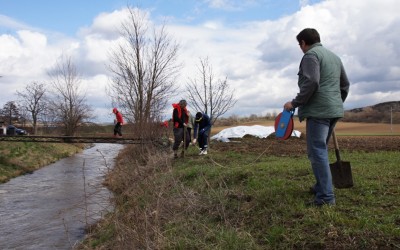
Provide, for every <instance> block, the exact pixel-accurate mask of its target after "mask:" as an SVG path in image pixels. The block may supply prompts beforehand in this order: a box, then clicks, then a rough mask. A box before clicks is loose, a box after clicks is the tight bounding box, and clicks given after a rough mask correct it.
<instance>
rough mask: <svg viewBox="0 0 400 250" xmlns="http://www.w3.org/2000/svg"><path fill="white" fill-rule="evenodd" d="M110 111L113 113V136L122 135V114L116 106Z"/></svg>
mask: <svg viewBox="0 0 400 250" xmlns="http://www.w3.org/2000/svg"><path fill="white" fill-rule="evenodd" d="M112 112H113V113H114V114H115V120H114V124H115V126H114V137H117V134H118V135H119V136H120V137H122V124H124V119H123V118H122V114H121V113H120V112H119V111H118V109H117V108H113V111H112Z"/></svg>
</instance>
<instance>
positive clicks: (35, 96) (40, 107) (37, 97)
mask: <svg viewBox="0 0 400 250" xmlns="http://www.w3.org/2000/svg"><path fill="white" fill-rule="evenodd" d="M45 93H46V90H45V87H44V84H43V83H38V82H32V83H31V84H28V85H26V87H25V90H24V91H21V92H20V91H17V95H18V96H19V97H20V98H21V100H20V101H19V103H20V105H21V108H22V109H24V110H25V111H27V112H28V113H29V114H30V118H31V119H32V127H33V134H36V133H37V122H38V118H39V114H41V113H42V112H43V111H44V110H45V109H46V102H45Z"/></svg>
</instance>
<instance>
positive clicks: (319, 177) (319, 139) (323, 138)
mask: <svg viewBox="0 0 400 250" xmlns="http://www.w3.org/2000/svg"><path fill="white" fill-rule="evenodd" d="M337 121H338V119H337V118H332V119H317V118H307V124H306V137H307V154H308V159H309V160H310V162H311V167H312V170H313V173H314V176H315V180H316V183H315V185H314V190H315V192H316V195H315V200H314V201H315V203H318V204H322V203H327V204H335V194H334V191H333V183H332V175H331V170H330V167H329V158H328V142H329V138H330V137H331V134H332V131H333V129H334V128H335V125H336V122H337Z"/></svg>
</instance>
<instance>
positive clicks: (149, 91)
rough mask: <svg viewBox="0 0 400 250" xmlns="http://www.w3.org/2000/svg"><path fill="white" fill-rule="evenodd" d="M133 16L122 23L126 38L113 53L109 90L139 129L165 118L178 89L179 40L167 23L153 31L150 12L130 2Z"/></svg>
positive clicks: (116, 102)
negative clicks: (171, 33)
mask: <svg viewBox="0 0 400 250" xmlns="http://www.w3.org/2000/svg"><path fill="white" fill-rule="evenodd" d="M128 11H129V18H128V19H127V20H126V21H125V22H124V23H123V24H122V25H121V35H122V37H123V38H124V42H123V43H121V44H120V45H119V46H118V47H117V48H116V49H115V50H113V51H112V53H111V56H110V57H111V62H112V63H111V65H110V67H109V68H110V71H111V72H112V74H113V77H112V83H111V84H110V86H109V89H108V91H109V93H110V95H111V97H112V101H113V105H117V106H118V107H119V108H120V109H121V110H122V111H123V113H124V115H125V118H126V119H127V120H128V121H129V122H132V123H134V127H135V129H139V131H143V129H144V128H145V126H147V125H148V124H149V123H152V122H154V121H159V120H160V119H161V114H162V112H163V110H164V109H165V106H166V103H167V101H168V99H169V97H170V96H171V95H172V93H173V91H175V89H176V88H175V84H174V81H175V78H176V76H177V73H178V69H179V65H178V63H177V52H178V47H179V46H178V44H177V43H176V42H174V41H173V40H172V39H171V38H170V37H169V36H168V34H167V32H166V30H165V25H162V26H161V27H160V28H158V29H157V28H155V27H153V28H152V29H151V32H149V27H148V22H147V20H146V15H145V14H144V13H143V12H141V11H140V10H139V9H136V8H132V7H129V6H128Z"/></svg>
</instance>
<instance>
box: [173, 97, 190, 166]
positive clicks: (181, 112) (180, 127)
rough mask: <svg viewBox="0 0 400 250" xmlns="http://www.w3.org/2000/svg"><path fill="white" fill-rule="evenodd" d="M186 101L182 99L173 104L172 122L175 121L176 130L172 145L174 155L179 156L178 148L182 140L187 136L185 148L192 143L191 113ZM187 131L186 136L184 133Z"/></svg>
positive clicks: (174, 130) (174, 129)
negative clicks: (189, 124) (189, 130)
mask: <svg viewBox="0 0 400 250" xmlns="http://www.w3.org/2000/svg"><path fill="white" fill-rule="evenodd" d="M186 105H187V103H186V101H185V100H180V101H179V103H174V104H172V107H173V108H174V110H173V113H172V122H173V127H174V128H173V132H174V145H173V146H172V150H174V157H175V158H178V148H179V145H180V144H181V142H182V141H183V140H184V138H185V146H184V147H185V149H187V148H188V147H189V144H190V136H189V134H188V131H187V129H185V128H186V127H187V124H188V122H189V114H188V111H187V109H186ZM185 132H186V136H184V133H185ZM182 153H183V152H182Z"/></svg>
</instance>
